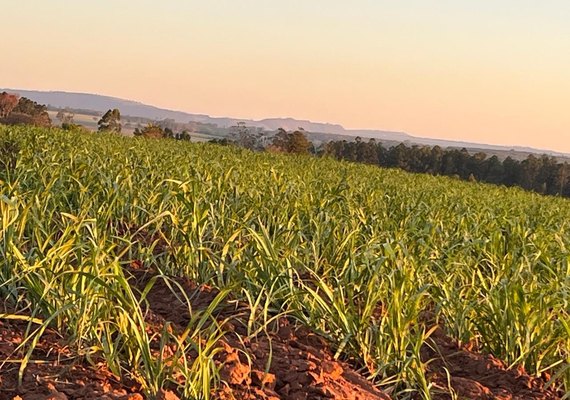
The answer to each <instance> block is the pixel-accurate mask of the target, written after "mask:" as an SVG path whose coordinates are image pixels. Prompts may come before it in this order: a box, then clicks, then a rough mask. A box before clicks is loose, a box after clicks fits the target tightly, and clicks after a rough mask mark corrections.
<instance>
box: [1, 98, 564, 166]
mask: <svg viewBox="0 0 570 400" xmlns="http://www.w3.org/2000/svg"><path fill="white" fill-rule="evenodd" d="M2 91H7V92H11V93H18V94H19V95H20V96H25V97H27V98H29V99H32V100H34V101H36V102H38V103H41V104H46V105H49V106H51V107H55V108H66V107H69V108H74V109H83V110H93V111H98V112H105V111H107V110H109V109H113V108H118V109H119V110H120V111H121V114H122V115H128V116H131V117H142V118H148V119H152V120H164V119H173V120H175V121H176V122H180V123H188V122H199V123H202V124H215V125H218V126H219V127H222V128H227V127H230V126H232V125H235V124H236V123H238V122H245V123H246V124H247V125H249V126H255V127H259V128H263V129H265V130H268V131H275V130H277V129H279V128H284V129H286V130H293V129H299V128H303V129H304V130H306V131H307V132H312V133H317V134H320V135H317V136H318V137H319V138H320V139H321V140H335V137H336V136H339V139H341V138H342V139H350V138H354V137H356V136H360V137H362V138H364V139H368V138H374V139H376V140H380V141H384V142H389V143H401V142H404V143H406V144H408V145H413V144H419V145H428V146H436V145H437V146H441V147H444V148H445V147H457V148H463V147H465V148H467V149H471V150H480V151H488V152H491V153H497V154H500V155H502V156H506V155H508V154H510V153H519V155H521V154H533V153H535V154H536V153H538V154H548V155H551V156H555V157H559V158H564V159H567V158H569V157H570V154H564V153H557V152H554V151H549V150H540V149H534V148H529V147H521V146H512V147H510V146H496V145H489V144H481V143H470V142H461V141H452V140H441V139H430V138H422V137H416V136H412V135H409V134H407V133H405V132H393V131H383V130H354V129H353V130H351V129H345V128H344V127H343V126H342V125H338V124H330V123H320V122H312V121H307V120H298V119H294V118H268V119H262V120H259V121H256V120H250V119H240V118H228V117H211V116H209V115H204V114H191V113H187V112H183V111H173V110H167V109H164V108H158V107H154V106H151V105H148V104H143V103H140V102H136V101H132V100H124V99H120V98H117V97H110V96H102V95H97V94H89V93H70V92H61V91H37V90H21V89H0V92H2Z"/></svg>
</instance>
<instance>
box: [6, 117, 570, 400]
mask: <svg viewBox="0 0 570 400" xmlns="http://www.w3.org/2000/svg"><path fill="white" fill-rule="evenodd" d="M7 143H10V144H11V145H12V146H16V147H17V149H18V151H17V152H14V151H4V152H3V153H2V150H1V149H0V154H2V157H3V160H4V161H3V163H0V218H1V222H0V294H1V295H2V299H3V304H4V308H5V310H0V312H2V313H3V314H2V316H1V319H0V321H2V323H4V324H14V326H25V329H24V330H23V335H22V338H21V340H20V343H18V345H17V346H15V347H14V348H13V352H12V353H11V354H9V357H8V355H5V356H6V357H5V358H6V360H5V362H4V363H3V364H0V365H1V367H0V368H2V369H3V370H4V371H6V374H8V372H10V373H13V374H15V375H14V376H15V377H16V378H17V379H18V380H20V381H21V382H26V374H27V372H26V371H28V370H29V369H31V368H37V365H38V360H39V356H40V355H44V356H46V359H49V357H50V354H49V352H47V354H46V352H43V350H42V340H44V339H45V337H49V336H50V335H51V336H54V337H57V338H58V339H57V340H58V343H60V342H61V343H64V347H65V349H66V352H67V353H66V354H67V356H66V359H67V360H68V361H67V362H68V363H72V364H73V363H75V364H78V365H85V366H86V367H85V368H94V366H101V365H104V368H105V369H106V370H107V371H108V373H109V375H112V376H114V377H117V379H118V377H121V379H122V380H124V381H126V382H131V384H130V385H131V386H135V387H136V388H137V390H139V391H140V392H141V393H143V394H144V395H145V396H147V397H148V398H154V397H156V396H159V395H160V394H161V393H163V391H164V390H172V391H173V392H175V393H177V394H178V396H180V397H182V398H208V397H210V396H214V397H220V398H223V397H222V396H227V395H228V393H230V394H231V393H232V390H233V393H241V394H240V395H239V396H238V395H235V397H236V398H248V397H246V394H245V393H246V392H247V396H254V397H250V398H270V395H273V394H272V393H274V394H275V397H276V396H277V395H279V396H281V397H277V398H288V397H287V395H286V394H283V393H289V392H288V390H294V382H289V381H287V383H286V384H285V383H282V382H280V379H281V378H280V375H279V374H278V369H279V368H278V367H277V366H276V364H278V363H279V362H280V361H283V360H282V358H284V357H285V356H286V355H290V354H292V353H290V352H289V349H287V348H285V347H284V345H283V346H281V345H282V344H284V343H287V342H286V341H282V342H280V340H282V339H283V337H285V336H287V335H285V334H283V332H284V329H285V328H286V329H287V330H288V331H291V332H292V333H290V335H293V336H295V335H296V336H297V337H298V338H299V337H301V336H311V335H313V336H314V339H315V341H319V343H321V342H322V343H323V344H322V345H318V346H317V345H315V344H314V343H313V344H312V345H311V346H313V347H318V348H319V349H320V348H321V347H322V348H323V350H322V353H323V354H324V355H323V356H322V360H324V361H323V365H324V364H325V363H326V365H327V366H331V365H332V366H333V367H330V368H329V367H327V368H326V370H329V371H328V372H327V373H329V375H328V376H329V378H330V379H333V378H332V377H334V376H335V373H334V371H335V368H341V370H342V369H344V370H345V371H349V370H350V371H352V373H354V374H358V376H359V377H362V378H363V379H364V378H365V380H366V382H367V383H369V384H370V385H374V387H373V388H371V389H369V391H368V392H367V393H369V395H370V396H372V395H373V394H374V393H376V392H375V391H376V390H377V389H378V390H381V391H382V393H383V394H385V395H386V396H390V397H391V398H393V399H407V398H418V399H419V398H422V399H429V398H434V399H435V398H437V399H446V398H465V396H466V395H465V394H462V393H461V390H464V389H462V385H461V384H460V383H461V382H463V381H462V380H465V379H467V378H469V376H463V375H461V374H459V375H457V377H455V376H454V370H453V368H451V366H450V364H445V362H441V358H442V356H441V354H442V353H445V351H444V350H443V347H442V348H440V347H438V343H439V344H441V343H442V340H443V339H442V338H445V340H446V341H448V342H450V343H454V346H455V347H454V349H456V350H457V351H460V350H461V351H464V352H472V353H469V354H473V357H475V355H482V356H481V357H484V356H483V355H488V354H491V355H492V356H493V357H494V358H493V359H494V360H496V363H500V364H501V371H503V372H504V373H505V374H508V373H510V372H509V371H516V372H517V373H518V375H517V376H519V377H520V376H521V375H522V376H524V377H525V379H526V382H527V383H528V385H527V386H530V387H528V388H527V389H528V390H530V392H528V393H531V392H533V393H536V397H532V396H534V395H532V396H531V394H528V393H527V392H524V393H527V394H526V395H525V394H519V396H522V397H513V398H559V397H560V395H564V393H570V202H569V201H568V200H567V199H562V198H557V197H547V196H540V195H536V194H532V193H527V192H524V191H522V190H518V189H506V188H502V187H496V186H491V185H485V184H476V183H467V182H461V181H458V180H455V179H450V178H444V177H433V176H428V175H421V174H408V173H405V172H403V171H399V170H388V169H381V168H377V167H374V166H367V165H358V164H351V163H346V162H339V161H335V160H331V159H328V158H315V157H310V156H289V155H280V154H270V153H255V152H250V151H247V150H243V149H239V148H234V147H221V146H216V145H212V144H203V143H180V142H176V141H173V140H162V141H153V140H144V139H133V138H125V137H120V136H115V135H111V134H88V133H85V134H83V133H82V134H74V133H69V132H63V131H60V130H57V129H51V130H50V129H36V128H29V127H28V128H12V127H0V146H4V148H6V146H7ZM159 294H160V295H159ZM161 299H162V300H165V299H166V300H168V302H167V304H166V305H165V304H161ZM160 310H162V311H160ZM173 310H175V311H176V312H173ZM22 324H23V325H22ZM0 327H1V326H0ZM288 334H289V333H288ZM287 340H289V341H292V340H293V339H287ZM295 340H297V339H295ZM299 340H300V339H299ZM62 346H63V345H62ZM240 346H242V347H240ZM319 346H320V347H319ZM442 346H443V345H442ZM260 348H261V349H262V350H263V349H265V350H267V354H258V353H259V351H258V350H259V349H260ZM232 349H234V350H232ZM235 349H238V350H235ZM272 352H274V355H275V357H272V354H271V353H272ZM2 354H4V353H2ZM232 354H234V355H235V354H237V355H235V357H234V358H231V355H232ZM319 354H320V353H319ZM465 354H467V353H465ZM279 355H280V356H282V357H278V356H279ZM236 357H237V358H238V360H236V359H235V358H236ZM485 357H486V356H485ZM228 360H229V361H228ZM499 360H500V361H499ZM262 361H263V362H262ZM231 363H234V364H236V365H237V364H239V365H241V364H244V365H245V364H247V365H248V367H247V368H246V371H250V372H252V371H253V370H254V369H255V370H256V371H257V372H261V375H262V378H259V377H258V379H254V378H249V377H248V378H243V379H240V378H236V373H237V372H238V371H239V369H238V368H233V369H231V368H230V367H229V365H230V364H231ZM446 365H447V368H446ZM254 367H255V368H254ZM511 367H512V368H511ZM311 368H312V367H311ZM315 368H316V367H315ZM323 371H324V369H323ZM325 372H326V371H325ZM455 372H457V371H455ZM513 373H514V372H513ZM3 374H4V372H3ZM263 374H265V375H263ZM337 375H338V374H337ZM345 375H346V374H345ZM266 376H276V382H273V384H271V383H266V382H265V377H266ZM16 378H15V379H16ZM329 378H322V375H321V379H325V380H326V379H329ZM283 379H285V378H283ZM513 379H515V378H513ZM517 379H518V378H517ZM258 380H259V381H261V383H260V384H257V383H256V381H258ZM347 380H348V379H347ZM244 382H246V383H247V382H250V383H248V385H249V386H252V387H255V388H256V390H257V391H260V392H259V393H258V392H256V391H255V390H254V389H251V390H250V389H247V388H244V387H246V386H248V385H245V383H244ZM283 382H285V381H283ZM325 383H326V382H325ZM256 385H257V386H256ZM287 385H288V387H289V388H288V389H287V388H286V387H287ZM488 386H489V388H490V389H488V390H492V389H493V388H492V387H491V385H488ZM267 387H269V391H268V390H266V389H267ZM359 387H360V388H362V387H364V383H362V384H361V385H360V386H359ZM222 389H227V390H225V391H224V390H222ZM0 390H1V389H0ZM240 390H242V391H244V392H243V393H242V392H240ZM248 390H249V391H248ZM331 390H333V389H331ZM334 390H337V389H334ZM338 390H340V389H338ZM355 390H360V389H355ZM497 390H498V389H497ZM521 390H522V389H521ZM525 390H526V389H525ZM373 392H374V393H373ZM220 393H221V394H220ZM256 393H257V394H256ZM261 393H263V396H266V397H262V394H261ZM379 393H380V392H378V394H374V395H375V396H377V397H361V398H382V397H381V394H379ZM497 393H498V392H497ZM497 393H495V392H493V394H495V395H497V396H498V394H497ZM513 393H514V392H513ZM521 393H522V392H521ZM240 396H241V397H240ZM255 396H257V397H255ZM540 396H542V397H540ZM225 398H229V397H225ZM291 398H292V397H291ZM309 398H311V397H309ZM313 398H318V397H313ZM337 398H341V397H337ZM481 398H483V397H481Z"/></svg>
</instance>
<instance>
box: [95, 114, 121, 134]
mask: <svg viewBox="0 0 570 400" xmlns="http://www.w3.org/2000/svg"><path fill="white" fill-rule="evenodd" d="M97 125H98V126H99V129H98V131H99V132H103V131H109V132H116V133H121V113H120V112H119V110H117V109H116V108H115V109H113V110H108V111H107V112H106V113H105V115H103V117H101V119H100V120H99V122H97Z"/></svg>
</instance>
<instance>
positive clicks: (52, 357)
mask: <svg viewBox="0 0 570 400" xmlns="http://www.w3.org/2000/svg"><path fill="white" fill-rule="evenodd" d="M129 271H130V273H131V274H132V275H133V285H134V286H136V287H137V288H139V289H142V288H144V287H145V285H146V284H147V283H148V282H149V280H150V279H151V278H152V276H153V275H152V273H149V272H148V271H142V270H140V269H138V270H137V269H130V270H129ZM174 281H175V282H177V283H178V284H179V285H180V286H181V287H182V289H183V291H184V294H185V295H186V296H187V297H188V298H190V303H191V307H192V309H193V310H203V309H205V308H206V307H207V306H208V305H209V304H210V303H211V302H212V300H213V299H214V298H215V297H216V295H217V291H216V290H214V289H212V288H210V287H207V286H204V285H197V284H195V283H193V282H191V281H189V280H186V279H180V278H176V279H175V280H174ZM172 288H174V293H173V291H172ZM177 295H178V298H181V297H182V292H181V291H180V289H179V288H178V287H177V286H176V285H174V286H173V285H170V287H169V285H167V284H166V282H165V281H163V280H161V279H159V280H157V281H156V283H155V285H154V286H153V288H152V290H151V291H150V292H149V294H148V296H147V301H148V305H149V310H147V311H148V315H149V319H150V320H149V327H150V329H156V332H159V329H160V326H161V325H163V323H164V322H165V321H172V322H173V323H174V324H175V327H177V328H181V327H183V326H185V325H186V324H187V323H188V322H189V321H190V315H189V312H188V306H187V305H186V304H184V303H182V302H180V301H179V300H178V298H177ZM242 311H243V306H240V305H239V304H237V303H234V302H230V301H226V302H224V303H223V304H221V305H220V307H219V315H220V317H221V318H227V317H228V316H232V315H235V316H236V318H235V319H233V320H232V321H231V323H229V324H226V326H225V328H226V329H227V331H228V332H227V333H226V334H225V336H224V338H223V339H222V340H221V341H220V346H221V347H222V348H223V351H221V352H220V353H218V355H217V356H216V358H215V361H216V363H217V365H218V366H219V368H220V375H221V378H222V380H223V384H222V385H221V386H220V387H219V388H218V390H217V392H216V393H213V398H216V399H221V400H229V399H244V400H253V399H267V400H277V399H291V400H301V399H339V400H340V399H352V400H388V399H390V397H389V396H388V395H386V394H385V393H383V392H382V391H380V390H379V389H378V388H376V387H374V386H373V385H372V384H370V382H369V381H368V380H366V379H365V377H364V376H362V375H361V374H359V373H358V372H357V371H356V370H355V369H354V368H353V367H352V366H350V365H348V364H347V363H344V362H340V361H336V360H334V357H333V354H334V353H333V351H332V349H331V348H330V346H329V345H328V343H326V341H325V340H324V339H323V338H321V337H319V336H318V335H315V334H314V333H312V332H311V331H309V330H308V329H306V328H304V327H299V326H296V325H295V324H293V323H292V322H291V321H289V320H287V319H286V318H280V319H278V320H276V321H275V322H274V323H272V324H270V327H268V330H267V331H265V332H263V333H261V334H258V335H257V336H255V337H253V338H249V339H248V338H247V337H246V336H247V335H246V327H245V326H244V325H243V324H242V323H241V322H240V319H239V315H240V313H241V312H242ZM26 326H27V323H25V322H22V321H9V320H0V358H1V359H2V360H9V359H18V358H19V357H21V354H18V353H17V352H16V348H17V346H18V344H20V343H21V341H22V340H23V336H24V332H25V330H26ZM244 338H245V339H244ZM190 356H192V355H190ZM423 356H424V361H427V360H432V361H431V362H430V363H429V364H428V365H429V366H428V377H429V379H430V381H431V382H433V383H435V384H436V385H437V387H438V391H439V393H435V396H434V398H435V399H436V400H446V399H452V397H451V395H450V394H449V387H451V388H453V390H454V391H455V392H456V394H457V395H458V398H459V399H462V398H463V399H504V400H507V399H513V400H523V399H531V400H539V399H545V400H550V399H559V398H560V396H559V395H557V394H556V393H554V392H552V391H551V390H546V389H545V388H544V386H545V381H544V380H543V379H540V378H532V377H530V376H529V375H528V374H526V373H525V372H524V371H522V370H520V369H518V370H507V369H506V367H505V365H504V364H503V363H502V362H501V361H499V360H497V359H495V358H494V357H492V356H490V355H482V354H478V353H474V352H471V351H469V350H467V349H465V348H460V347H458V346H457V345H456V344H455V343H454V342H453V340H451V339H450V338H449V337H447V336H445V335H444V334H443V332H441V331H436V332H435V333H434V335H433V336H432V338H431V339H430V345H429V346H428V345H426V346H425V347H424V349H423ZM33 360H36V362H34V363H31V364H30V365H28V367H27V369H26V372H25V374H24V379H23V384H22V386H21V387H18V385H17V377H18V369H19V364H18V363H14V362H7V363H5V364H4V365H2V367H1V369H0V400H4V399H7V400H12V399H19V398H21V399H24V400H28V399H31V400H48V399H51V400H65V399H78V400H79V399H85V400H86V399H107V400H128V399H131V400H140V399H143V398H144V397H143V396H142V394H141V390H140V387H139V386H138V385H136V384H135V383H134V382H128V381H125V380H121V379H120V378H119V377H117V376H115V375H113V374H112V373H110V372H109V371H108V370H107V369H106V368H105V366H104V365H103V364H97V365H90V364H88V363H87V362H86V361H85V360H80V359H78V358H76V357H73V355H72V354H70V352H69V350H68V349H67V348H66V346H65V340H64V339H63V338H60V337H59V336H58V334H57V333H56V332H54V331H51V330H48V331H47V332H46V333H45V334H44V335H43V337H42V339H41V341H40V343H39V344H38V346H37V349H36V350H35V352H34V355H33ZM446 370H447V371H448V372H449V376H448V375H447V374H446ZM18 396H19V397H18ZM162 398H164V399H174V400H175V399H177V398H178V397H177V396H176V395H175V394H174V393H167V392H165V393H163V394H162Z"/></svg>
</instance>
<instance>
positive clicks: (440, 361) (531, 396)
mask: <svg viewBox="0 0 570 400" xmlns="http://www.w3.org/2000/svg"><path fill="white" fill-rule="evenodd" d="M423 359H424V362H425V361H428V360H432V361H431V362H430V363H429V364H428V378H429V379H430V381H431V382H432V383H434V384H436V385H437V387H438V388H439V389H440V391H441V392H440V393H437V394H435V396H434V399H436V400H447V399H452V397H451V395H450V394H449V387H451V388H452V389H453V390H454V391H455V393H456V394H457V396H458V398H460V399H478V400H479V399H480V400H486V399H499V400H554V399H560V398H561V396H560V394H558V393H556V392H555V391H554V390H553V389H547V388H546V387H545V386H546V380H545V379H543V378H542V377H539V378H536V377H531V376H530V375H529V374H527V373H526V372H525V371H524V369H523V368H522V367H519V368H516V369H507V366H506V365H505V363H504V362H502V361H500V360H498V359H497V358H495V357H493V356H492V355H486V354H480V353H476V352H473V351H471V350H469V349H468V348H467V347H465V346H459V345H458V344H457V343H456V342H455V341H454V340H453V339H451V338H450V337H448V336H446V335H445V334H444V333H443V331H442V330H441V329H438V330H437V331H435V333H434V334H433V335H432V336H431V338H430V339H429V340H428V344H426V345H425V346H424V348H423ZM446 371H448V373H449V376H448V373H447V372H446Z"/></svg>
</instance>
